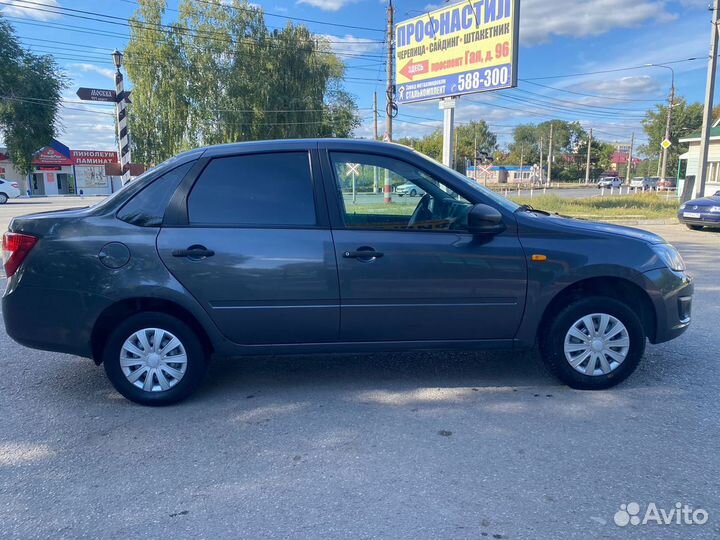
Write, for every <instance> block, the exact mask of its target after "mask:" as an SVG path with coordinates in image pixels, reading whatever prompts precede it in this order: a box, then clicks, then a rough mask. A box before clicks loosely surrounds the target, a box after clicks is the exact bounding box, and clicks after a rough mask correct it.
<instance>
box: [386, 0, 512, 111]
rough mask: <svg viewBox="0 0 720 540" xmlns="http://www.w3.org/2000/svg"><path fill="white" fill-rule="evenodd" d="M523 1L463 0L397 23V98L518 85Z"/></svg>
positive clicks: (438, 96)
mask: <svg viewBox="0 0 720 540" xmlns="http://www.w3.org/2000/svg"><path fill="white" fill-rule="evenodd" d="M519 9H520V0H495V1H493V2H488V1H487V0H465V1H463V2H459V3H456V4H452V5H449V6H445V7H442V8H439V9H436V10H435V11H431V12H429V13H427V14H424V15H422V16H418V17H415V18H413V19H409V20H407V21H403V22H401V23H399V24H398V25H397V26H396V28H395V44H396V51H395V55H396V62H395V64H396V73H395V81H396V89H397V98H398V102H399V103H412V102H415V101H425V100H428V99H441V98H445V97H452V96H460V95H464V94H474V93H477V92H488V91H490V90H499V89H501V88H512V87H514V86H517V56H518V49H519V47H518V37H519V31H518V29H519V23H520V12H519Z"/></svg>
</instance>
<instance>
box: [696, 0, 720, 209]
mask: <svg viewBox="0 0 720 540" xmlns="http://www.w3.org/2000/svg"><path fill="white" fill-rule="evenodd" d="M719 12H720V0H714V1H713V17H712V35H711V38H710V60H708V73H707V84H706V86H705V110H704V114H703V125H702V131H701V134H700V167H699V169H698V173H699V174H698V176H697V179H696V183H695V185H696V187H697V191H696V194H697V196H698V197H703V196H704V195H705V182H706V181H707V165H708V163H707V161H708V150H709V146H710V128H711V127H712V123H713V117H712V108H713V94H714V93H715V71H716V69H717V53H718V13H719Z"/></svg>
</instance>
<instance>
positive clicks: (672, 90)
mask: <svg viewBox="0 0 720 540" xmlns="http://www.w3.org/2000/svg"><path fill="white" fill-rule="evenodd" d="M645 65H646V66H647V67H658V68H663V69H669V70H670V73H671V75H672V80H671V83H670V100H669V102H668V111H667V119H666V121H665V138H664V139H663V140H665V139H667V140H668V141H669V140H670V124H671V122H672V108H673V107H674V105H675V70H674V69H673V68H671V67H670V66H666V65H663V64H645ZM667 155H668V149H667V148H665V146H663V147H662V159H661V161H660V163H661V165H660V170H661V173H660V178H661V179H663V180H664V179H665V173H666V172H667Z"/></svg>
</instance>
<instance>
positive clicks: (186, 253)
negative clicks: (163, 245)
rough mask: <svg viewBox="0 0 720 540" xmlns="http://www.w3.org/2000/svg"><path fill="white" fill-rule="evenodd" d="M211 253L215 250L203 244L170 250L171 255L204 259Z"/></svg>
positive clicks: (210, 255) (211, 254) (213, 253)
mask: <svg viewBox="0 0 720 540" xmlns="http://www.w3.org/2000/svg"><path fill="white" fill-rule="evenodd" d="M213 255H215V252H214V251H213V250H212V249H207V248H206V247H205V246H190V247H189V248H187V249H176V250H174V251H173V252H172V256H173V257H187V258H189V259H205V258H207V257H212V256H213Z"/></svg>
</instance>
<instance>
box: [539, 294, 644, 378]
mask: <svg viewBox="0 0 720 540" xmlns="http://www.w3.org/2000/svg"><path fill="white" fill-rule="evenodd" d="M645 340H646V336H645V330H644V329H643V326H642V323H641V322H640V319H639V318H638V316H637V315H636V314H635V312H634V311H633V310H632V309H630V308H629V307H628V306H627V305H626V304H624V303H623V302H620V301H618V300H615V299H613V298H607V297H601V296H595V297H590V298H584V299H580V300H576V301H574V302H572V303H570V304H569V305H568V306H567V307H565V308H564V309H562V310H561V311H560V312H558V313H557V314H556V315H555V316H554V317H553V319H552V320H551V321H550V324H549V325H546V327H545V334H544V335H543V336H541V339H540V350H541V354H542V357H543V360H544V361H545V364H546V365H547V367H548V368H549V369H550V371H551V372H552V373H553V374H554V375H555V376H556V377H558V378H559V379H560V380H561V381H562V382H564V383H565V384H567V385H568V386H570V387H572V388H578V389H581V390H601V389H605V388H610V387H612V386H615V385H616V384H618V383H620V382H622V381H624V380H625V379H626V378H628V377H629V376H630V375H631V374H632V373H633V371H635V369H636V368H637V366H638V364H639V363H640V359H641V358H642V355H643V353H644V352H645Z"/></svg>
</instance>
